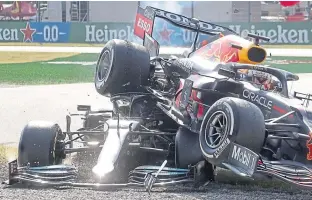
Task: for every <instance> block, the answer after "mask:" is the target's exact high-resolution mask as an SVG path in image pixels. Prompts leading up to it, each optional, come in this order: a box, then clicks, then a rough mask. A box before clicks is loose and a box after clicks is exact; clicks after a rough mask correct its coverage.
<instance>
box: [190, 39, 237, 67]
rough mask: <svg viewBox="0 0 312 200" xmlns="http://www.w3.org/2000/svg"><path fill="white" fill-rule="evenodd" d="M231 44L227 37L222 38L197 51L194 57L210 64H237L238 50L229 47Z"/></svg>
mask: <svg viewBox="0 0 312 200" xmlns="http://www.w3.org/2000/svg"><path fill="white" fill-rule="evenodd" d="M232 42H233V41H232V40H231V39H229V38H228V37H222V38H220V39H218V40H216V41H214V42H212V43H211V44H208V45H206V46H204V47H202V48H200V49H198V50H197V51H196V52H195V53H194V55H196V56H200V57H202V58H204V59H207V60H210V61H212V62H225V63H227V62H238V61H239V57H238V49H236V48H232V47H231V43H232Z"/></svg>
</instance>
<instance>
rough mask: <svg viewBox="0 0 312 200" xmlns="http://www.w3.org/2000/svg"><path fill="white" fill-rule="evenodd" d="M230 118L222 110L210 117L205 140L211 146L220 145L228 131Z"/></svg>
mask: <svg viewBox="0 0 312 200" xmlns="http://www.w3.org/2000/svg"><path fill="white" fill-rule="evenodd" d="M228 127H229V123H228V118H227V116H226V114H225V113H224V112H222V111H217V112H215V113H213V115H212V116H211V117H210V118H209V120H208V123H207V125H206V128H205V142H206V145H207V146H208V147H209V148H212V149H215V148H217V147H219V146H220V145H221V144H222V142H223V140H224V139H225V137H226V136H227V133H228Z"/></svg>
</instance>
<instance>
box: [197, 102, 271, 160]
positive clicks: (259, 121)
mask: <svg viewBox="0 0 312 200" xmlns="http://www.w3.org/2000/svg"><path fill="white" fill-rule="evenodd" d="M264 140H265V121H264V116H263V114H262V112H261V110H260V109H259V108H258V107H257V106H256V105H255V104H253V103H251V102H248V101H246V100H242V99H238V98H232V97H226V98H222V99H220V100H218V101H216V102H215V103H214V104H213V105H212V106H211V107H210V108H209V110H208V111H207V113H206V114H205V116H204V119H203V123H202V125H201V129H200V134H199V144H200V148H201V151H202V154H203V156H204V157H205V159H206V160H207V161H208V162H210V163H211V164H213V165H216V166H220V165H221V163H222V162H224V161H226V160H227V159H228V156H229V153H230V152H229V151H230V145H229V144H230V143H235V144H239V145H241V146H244V147H246V148H248V149H250V150H252V151H253V152H255V153H259V152H260V151H261V148H262V147H263V143H264Z"/></svg>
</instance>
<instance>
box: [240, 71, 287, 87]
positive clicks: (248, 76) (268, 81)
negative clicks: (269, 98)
mask: <svg viewBox="0 0 312 200" xmlns="http://www.w3.org/2000/svg"><path fill="white" fill-rule="evenodd" d="M238 74H239V77H240V79H241V80H243V81H247V82H249V83H251V84H252V85H253V86H255V87H256V88H259V89H261V90H265V91H281V89H282V86H281V82H280V81H279V80H278V79H277V78H276V77H275V76H273V75H272V74H270V73H266V72H262V71H258V70H250V69H240V70H238Z"/></svg>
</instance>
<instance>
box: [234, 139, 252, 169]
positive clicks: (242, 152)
mask: <svg viewBox="0 0 312 200" xmlns="http://www.w3.org/2000/svg"><path fill="white" fill-rule="evenodd" d="M231 158H232V159H234V160H236V161H238V162H239V163H241V164H243V165H244V166H245V167H247V168H248V169H254V168H255V163H257V160H256V158H257V157H255V155H253V154H252V153H251V152H248V151H247V150H246V148H241V147H240V146H238V145H236V144H234V146H233V151H232V154H231Z"/></svg>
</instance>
